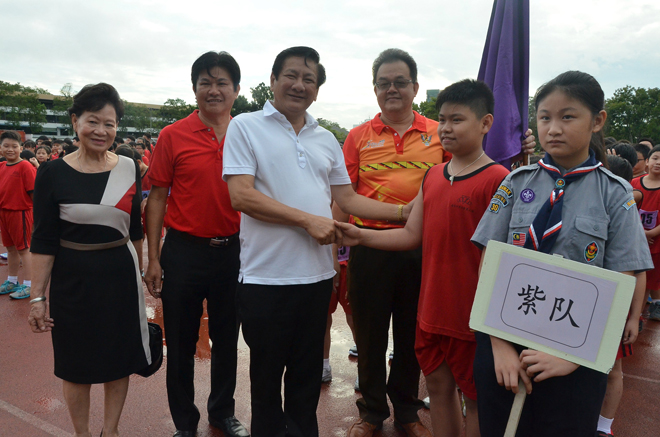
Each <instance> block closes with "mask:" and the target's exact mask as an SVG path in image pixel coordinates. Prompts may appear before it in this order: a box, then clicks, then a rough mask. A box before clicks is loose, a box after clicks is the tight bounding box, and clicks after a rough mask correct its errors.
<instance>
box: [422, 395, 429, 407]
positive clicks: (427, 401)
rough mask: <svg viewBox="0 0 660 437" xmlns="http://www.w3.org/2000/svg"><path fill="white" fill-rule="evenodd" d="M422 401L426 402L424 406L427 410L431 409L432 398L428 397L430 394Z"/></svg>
mask: <svg viewBox="0 0 660 437" xmlns="http://www.w3.org/2000/svg"><path fill="white" fill-rule="evenodd" d="M422 402H424V408H426V409H427V410H430V409H431V398H430V397H428V396H427V397H425V398H424V399H423V400H422Z"/></svg>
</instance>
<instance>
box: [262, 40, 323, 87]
mask: <svg viewBox="0 0 660 437" xmlns="http://www.w3.org/2000/svg"><path fill="white" fill-rule="evenodd" d="M292 57H297V58H303V59H304V60H305V65H307V60H308V59H310V60H312V61H314V62H315V63H316V88H320V87H321V85H323V84H324V83H325V79H326V77H325V67H324V66H323V65H322V64H321V56H320V55H319V52H317V51H316V50H314V49H313V48H311V47H305V46H297V47H289V48H288V49H285V50H282V51H281V52H280V53H279V54H278V55H277V57H276V58H275V62H273V69H272V70H271V72H272V73H273V76H275V79H279V77H280V73H281V72H282V68H284V63H285V62H286V60H287V59H289V58H292ZM307 66H308V67H309V65H307Z"/></svg>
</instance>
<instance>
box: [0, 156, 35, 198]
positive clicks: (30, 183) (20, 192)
mask: <svg viewBox="0 0 660 437" xmlns="http://www.w3.org/2000/svg"><path fill="white" fill-rule="evenodd" d="M36 175H37V170H36V169H35V168H34V166H33V165H32V164H30V163H29V162H28V161H26V160H22V161H19V162H17V163H15V164H7V162H6V161H5V162H0V209H9V210H13V211H25V210H28V209H32V198H31V197H30V193H32V191H33V190H34V178H35V177H36Z"/></svg>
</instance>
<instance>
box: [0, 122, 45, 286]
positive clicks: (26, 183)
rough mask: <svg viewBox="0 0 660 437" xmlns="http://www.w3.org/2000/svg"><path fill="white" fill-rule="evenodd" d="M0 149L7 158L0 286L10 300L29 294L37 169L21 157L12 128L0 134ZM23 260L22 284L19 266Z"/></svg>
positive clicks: (0, 177) (2, 170)
mask: <svg viewBox="0 0 660 437" xmlns="http://www.w3.org/2000/svg"><path fill="white" fill-rule="evenodd" d="M0 148H2V153H3V155H4V157H5V158H6V159H7V161H6V162H2V163H0V230H1V232H2V244H3V245H4V246H5V247H6V248H7V262H8V264H9V275H8V277H7V280H6V281H5V282H4V283H3V284H2V285H0V294H9V297H11V298H12V299H25V298H27V297H30V288H31V286H32V281H31V279H32V276H31V273H32V272H31V267H32V260H31V257H30V238H31V236H32V222H33V219H32V191H33V190H34V178H35V177H36V173H37V172H36V169H35V168H34V166H32V164H30V163H29V162H28V161H26V160H24V159H21V156H20V153H21V137H20V136H19V135H18V134H17V133H16V132H13V131H7V132H3V133H2V134H1V135H0ZM21 261H22V262H23V272H24V274H23V284H20V285H19V284H18V269H19V267H20V264H21Z"/></svg>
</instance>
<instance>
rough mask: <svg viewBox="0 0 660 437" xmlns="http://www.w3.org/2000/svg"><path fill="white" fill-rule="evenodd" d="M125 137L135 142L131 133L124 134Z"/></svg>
mask: <svg viewBox="0 0 660 437" xmlns="http://www.w3.org/2000/svg"><path fill="white" fill-rule="evenodd" d="M126 138H128V139H129V140H131V141H133V142H135V137H134V136H133V135H126Z"/></svg>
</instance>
